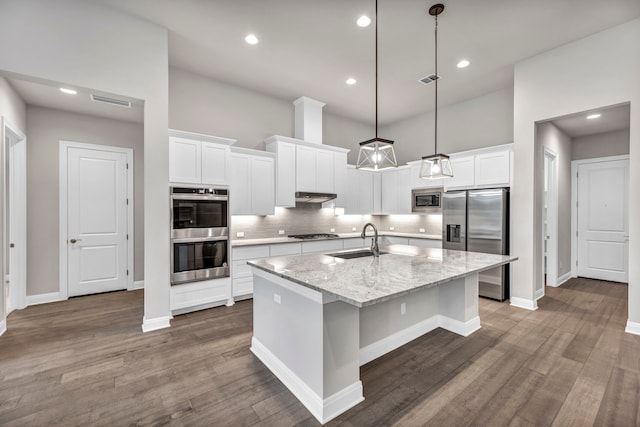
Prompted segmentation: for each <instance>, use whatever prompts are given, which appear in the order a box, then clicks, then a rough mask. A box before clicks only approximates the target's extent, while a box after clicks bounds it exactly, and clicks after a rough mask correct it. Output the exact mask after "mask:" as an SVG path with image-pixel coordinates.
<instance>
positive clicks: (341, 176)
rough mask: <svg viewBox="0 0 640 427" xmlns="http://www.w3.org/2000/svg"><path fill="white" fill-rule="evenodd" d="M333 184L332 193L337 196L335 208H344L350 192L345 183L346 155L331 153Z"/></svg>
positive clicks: (347, 184)
mask: <svg viewBox="0 0 640 427" xmlns="http://www.w3.org/2000/svg"><path fill="white" fill-rule="evenodd" d="M333 182H334V189H333V191H335V193H336V194H337V195H338V197H337V199H336V201H335V206H336V207H338V208H344V207H345V205H346V204H347V197H348V195H347V194H348V193H349V191H350V190H349V183H348V182H347V153H333Z"/></svg>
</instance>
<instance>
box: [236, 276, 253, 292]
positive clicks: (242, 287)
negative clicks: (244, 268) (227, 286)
mask: <svg viewBox="0 0 640 427" xmlns="http://www.w3.org/2000/svg"><path fill="white" fill-rule="evenodd" d="M252 293H253V277H247V278H242V279H233V296H234V297H237V296H242V295H248V294H252Z"/></svg>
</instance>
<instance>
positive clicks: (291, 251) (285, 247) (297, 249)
mask: <svg viewBox="0 0 640 427" xmlns="http://www.w3.org/2000/svg"><path fill="white" fill-rule="evenodd" d="M301 253H302V244H301V243H280V244H277V245H271V256H287V255H300V254H301Z"/></svg>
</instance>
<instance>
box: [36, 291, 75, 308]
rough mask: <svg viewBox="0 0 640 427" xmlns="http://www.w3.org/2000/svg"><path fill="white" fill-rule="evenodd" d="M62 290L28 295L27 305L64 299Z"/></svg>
mask: <svg viewBox="0 0 640 427" xmlns="http://www.w3.org/2000/svg"><path fill="white" fill-rule="evenodd" d="M66 299H67V298H63V297H62V295H61V294H60V292H49V293H47V294H37V295H27V306H29V305H38V304H46V303H49V302H56V301H64V300H66Z"/></svg>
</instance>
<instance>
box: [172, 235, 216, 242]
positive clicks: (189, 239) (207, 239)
mask: <svg viewBox="0 0 640 427" xmlns="http://www.w3.org/2000/svg"><path fill="white" fill-rule="evenodd" d="M225 240H229V236H217V237H183V238H173V239H171V243H197V242H219V241H225Z"/></svg>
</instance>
